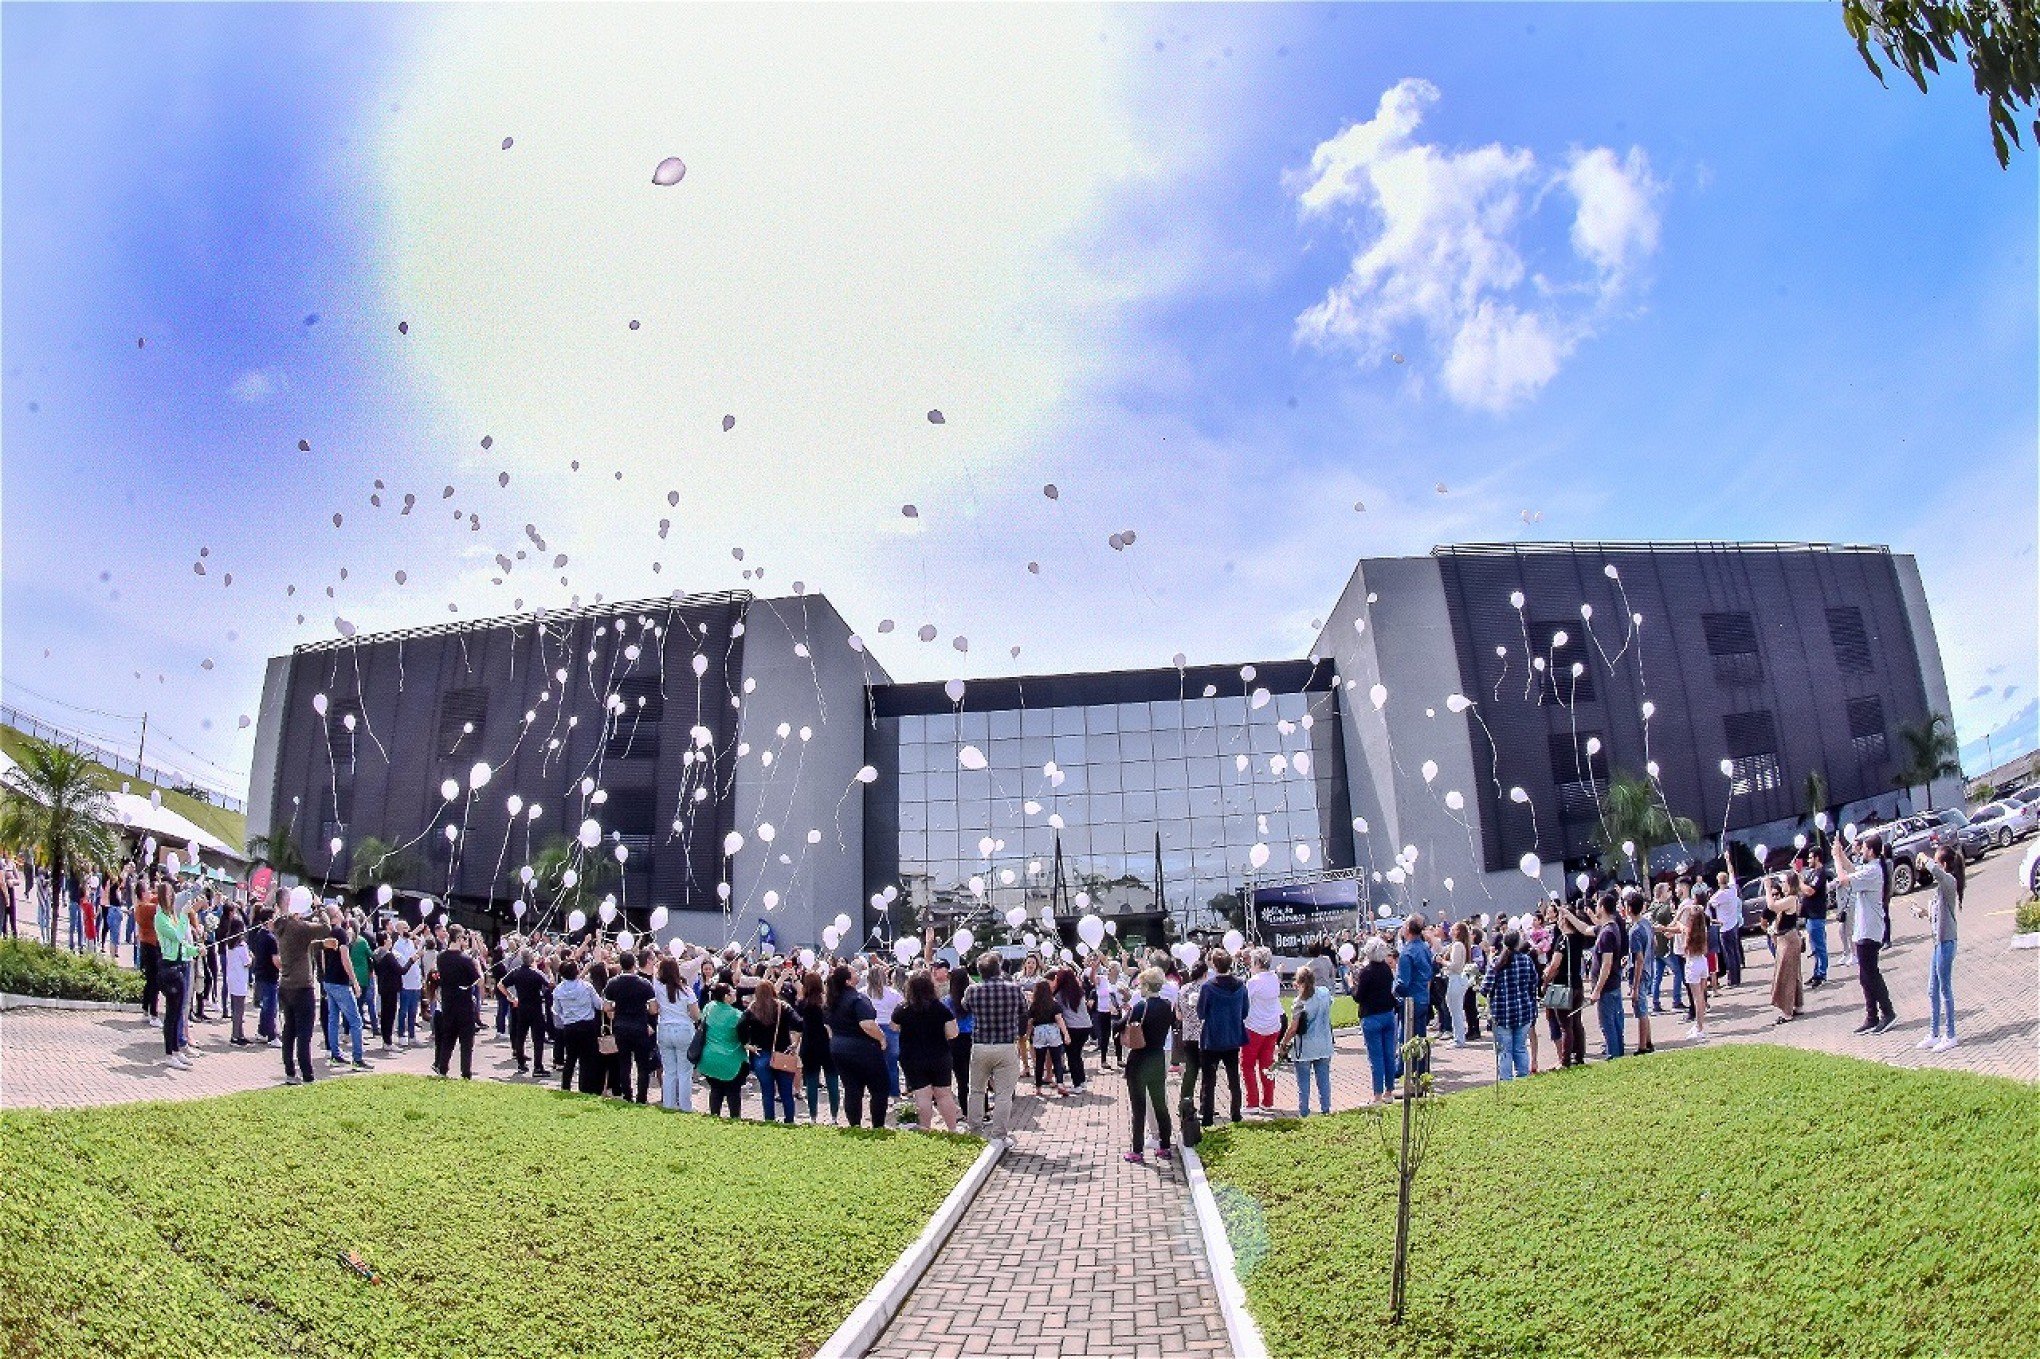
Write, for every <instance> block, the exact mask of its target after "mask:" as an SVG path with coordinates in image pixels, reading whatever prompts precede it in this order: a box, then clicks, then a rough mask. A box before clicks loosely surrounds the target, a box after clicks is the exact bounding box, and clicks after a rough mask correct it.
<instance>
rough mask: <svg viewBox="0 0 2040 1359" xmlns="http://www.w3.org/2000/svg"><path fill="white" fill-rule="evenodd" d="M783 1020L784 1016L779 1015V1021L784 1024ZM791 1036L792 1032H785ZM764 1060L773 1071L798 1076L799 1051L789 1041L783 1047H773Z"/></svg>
mask: <svg viewBox="0 0 2040 1359" xmlns="http://www.w3.org/2000/svg"><path fill="white" fill-rule="evenodd" d="M785 1022H786V1020H785V1017H784V1016H781V1017H780V1023H781V1024H784V1023H785ZM792 1037H793V1035H792V1034H790V1033H789V1034H787V1038H788V1039H789V1040H791V1039H792ZM765 1061H766V1064H767V1065H769V1066H770V1067H771V1068H772V1069H773V1070H774V1071H783V1072H785V1073H786V1074H787V1075H789V1076H798V1075H799V1074H800V1053H799V1052H798V1051H796V1050H795V1049H794V1046H793V1044H792V1042H791V1041H789V1042H788V1043H787V1045H786V1046H785V1047H783V1048H774V1049H773V1050H772V1055H771V1056H770V1057H767V1058H766V1059H765Z"/></svg>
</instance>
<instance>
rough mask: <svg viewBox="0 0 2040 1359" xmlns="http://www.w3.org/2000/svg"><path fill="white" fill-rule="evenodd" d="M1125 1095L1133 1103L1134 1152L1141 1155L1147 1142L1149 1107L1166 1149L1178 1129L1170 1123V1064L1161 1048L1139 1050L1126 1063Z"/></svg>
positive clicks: (1156, 1129) (1165, 1149)
mask: <svg viewBox="0 0 2040 1359" xmlns="http://www.w3.org/2000/svg"><path fill="white" fill-rule="evenodd" d="M1235 1069H1237V1064H1235ZM1126 1097H1127V1099H1128V1100H1130V1101H1131V1102H1132V1104H1133V1150H1134V1153H1135V1154H1136V1155H1138V1154H1139V1153H1140V1151H1141V1149H1142V1148H1144V1147H1145V1146H1146V1145H1147V1115H1148V1110H1149V1108H1150V1107H1152V1108H1153V1110H1154V1115H1155V1132H1156V1133H1157V1134H1158V1135H1159V1136H1160V1139H1161V1144H1162V1150H1164V1151H1167V1150H1168V1149H1169V1142H1170V1140H1171V1139H1172V1138H1174V1136H1175V1135H1176V1132H1175V1128H1174V1127H1173V1126H1171V1124H1170V1123H1169V1063H1168V1060H1167V1059H1166V1058H1164V1057H1163V1056H1162V1054H1161V1052H1160V1050H1159V1049H1157V1050H1155V1051H1143V1052H1136V1053H1134V1054H1133V1059H1132V1060H1131V1061H1129V1062H1128V1063H1127V1064H1126Z"/></svg>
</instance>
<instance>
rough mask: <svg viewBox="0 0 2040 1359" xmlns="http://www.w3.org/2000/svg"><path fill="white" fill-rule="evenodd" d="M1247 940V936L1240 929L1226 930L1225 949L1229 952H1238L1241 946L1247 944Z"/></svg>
mask: <svg viewBox="0 0 2040 1359" xmlns="http://www.w3.org/2000/svg"><path fill="white" fill-rule="evenodd" d="M1246 942H1247V936H1245V935H1244V934H1241V933H1240V932H1239V931H1238V930H1227V931H1226V932H1225V940H1224V943H1225V951H1226V952H1227V953H1238V952H1239V951H1240V946H1241V945H1243V944H1245V943H1246Z"/></svg>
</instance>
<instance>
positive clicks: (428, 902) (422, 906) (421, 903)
mask: <svg viewBox="0 0 2040 1359" xmlns="http://www.w3.org/2000/svg"><path fill="white" fill-rule="evenodd" d="M438 904H439V903H438V902H436V901H434V900H433V899H432V898H431V897H419V898H418V918H419V919H420V920H423V919H424V918H425V917H426V916H428V915H431V914H432V911H433V909H434V908H435V907H436V906H438Z"/></svg>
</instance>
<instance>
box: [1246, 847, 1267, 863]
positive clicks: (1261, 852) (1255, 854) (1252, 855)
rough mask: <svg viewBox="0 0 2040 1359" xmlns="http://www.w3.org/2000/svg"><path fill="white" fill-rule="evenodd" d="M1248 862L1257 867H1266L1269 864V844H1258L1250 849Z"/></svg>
mask: <svg viewBox="0 0 2040 1359" xmlns="http://www.w3.org/2000/svg"><path fill="white" fill-rule="evenodd" d="M1247 862H1248V863H1250V864H1252V865H1253V866H1254V867H1256V868H1265V867H1266V866H1267V864H1268V846H1267V845H1265V844H1257V845H1255V846H1254V847H1253V848H1252V849H1250V850H1248V851H1247Z"/></svg>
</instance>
